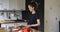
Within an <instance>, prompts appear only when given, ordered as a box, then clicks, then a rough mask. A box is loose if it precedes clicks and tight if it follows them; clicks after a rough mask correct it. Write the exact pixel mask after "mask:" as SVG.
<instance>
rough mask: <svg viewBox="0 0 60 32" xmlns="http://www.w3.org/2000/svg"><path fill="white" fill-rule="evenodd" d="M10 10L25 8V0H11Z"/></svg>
mask: <svg viewBox="0 0 60 32" xmlns="http://www.w3.org/2000/svg"><path fill="white" fill-rule="evenodd" d="M9 5H10V6H9V8H10V10H14V9H15V10H25V0H9Z"/></svg>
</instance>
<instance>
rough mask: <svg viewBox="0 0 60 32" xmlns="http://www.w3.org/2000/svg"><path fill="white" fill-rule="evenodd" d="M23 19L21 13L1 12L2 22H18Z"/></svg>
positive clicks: (0, 18)
mask: <svg viewBox="0 0 60 32" xmlns="http://www.w3.org/2000/svg"><path fill="white" fill-rule="evenodd" d="M17 18H18V19H22V12H21V11H15V12H14V11H13V12H5V11H4V12H0V20H17Z"/></svg>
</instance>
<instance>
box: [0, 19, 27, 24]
mask: <svg viewBox="0 0 60 32" xmlns="http://www.w3.org/2000/svg"><path fill="white" fill-rule="evenodd" d="M19 22H24V23H26V22H25V21H23V20H0V24H7V23H19Z"/></svg>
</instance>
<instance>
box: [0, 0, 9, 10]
mask: <svg viewBox="0 0 60 32" xmlns="http://www.w3.org/2000/svg"><path fill="white" fill-rule="evenodd" d="M5 9H7V10H9V0H0V10H5Z"/></svg>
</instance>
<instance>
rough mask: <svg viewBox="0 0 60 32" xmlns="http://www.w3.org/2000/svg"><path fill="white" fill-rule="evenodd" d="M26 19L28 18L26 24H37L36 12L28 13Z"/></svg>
mask: <svg viewBox="0 0 60 32" xmlns="http://www.w3.org/2000/svg"><path fill="white" fill-rule="evenodd" d="M28 19H29V21H28V25H32V24H37V19H39V16H38V14H37V13H35V14H31V13H30V14H29V16H28ZM31 28H33V29H38V27H31Z"/></svg>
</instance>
